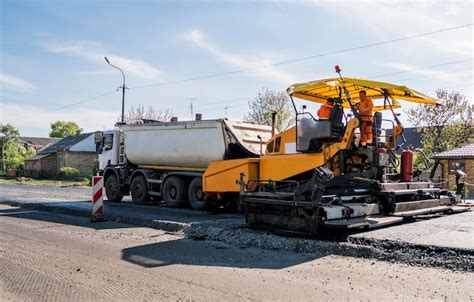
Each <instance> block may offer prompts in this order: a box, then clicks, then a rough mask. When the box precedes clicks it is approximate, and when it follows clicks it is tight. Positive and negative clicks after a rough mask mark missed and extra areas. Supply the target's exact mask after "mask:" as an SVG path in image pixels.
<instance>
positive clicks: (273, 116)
mask: <svg viewBox="0 0 474 302" xmlns="http://www.w3.org/2000/svg"><path fill="white" fill-rule="evenodd" d="M276 114H277V113H276V111H273V112H272V137H274V136H275V123H276Z"/></svg>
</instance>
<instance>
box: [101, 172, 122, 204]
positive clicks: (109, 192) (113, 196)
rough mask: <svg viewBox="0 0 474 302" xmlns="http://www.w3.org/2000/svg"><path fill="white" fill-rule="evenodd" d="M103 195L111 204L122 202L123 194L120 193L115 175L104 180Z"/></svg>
mask: <svg viewBox="0 0 474 302" xmlns="http://www.w3.org/2000/svg"><path fill="white" fill-rule="evenodd" d="M105 195H106V196H107V200H108V201H111V202H120V201H121V200H122V198H123V194H122V192H120V186H119V184H118V181H117V177H115V175H111V176H109V177H107V179H106V180H105Z"/></svg>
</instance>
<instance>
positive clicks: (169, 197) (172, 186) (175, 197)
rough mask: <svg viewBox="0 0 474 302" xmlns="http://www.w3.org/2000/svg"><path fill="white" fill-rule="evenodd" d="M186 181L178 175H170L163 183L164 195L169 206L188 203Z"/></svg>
mask: <svg viewBox="0 0 474 302" xmlns="http://www.w3.org/2000/svg"><path fill="white" fill-rule="evenodd" d="M186 195H187V190H186V183H185V182H184V180H183V179H181V178H179V177H177V176H170V177H168V178H167V179H166V180H165V184H164V185H163V192H162V195H161V196H162V197H163V200H164V201H165V203H166V205H167V206H168V207H179V206H182V205H183V204H184V203H186Z"/></svg>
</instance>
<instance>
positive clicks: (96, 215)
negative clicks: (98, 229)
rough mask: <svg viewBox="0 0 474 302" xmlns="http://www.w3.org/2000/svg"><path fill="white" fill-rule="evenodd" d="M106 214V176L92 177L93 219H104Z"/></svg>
mask: <svg viewBox="0 0 474 302" xmlns="http://www.w3.org/2000/svg"><path fill="white" fill-rule="evenodd" d="M103 215H104V178H103V177H102V176H93V177H92V221H101V220H103V218H102V216H103Z"/></svg>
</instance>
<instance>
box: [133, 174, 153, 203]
mask: <svg viewBox="0 0 474 302" xmlns="http://www.w3.org/2000/svg"><path fill="white" fill-rule="evenodd" d="M130 195H132V200H133V202H148V201H150V195H148V183H147V181H146V179H145V177H144V176H143V175H138V176H136V177H135V178H134V179H133V180H132V184H131V185H130Z"/></svg>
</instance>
